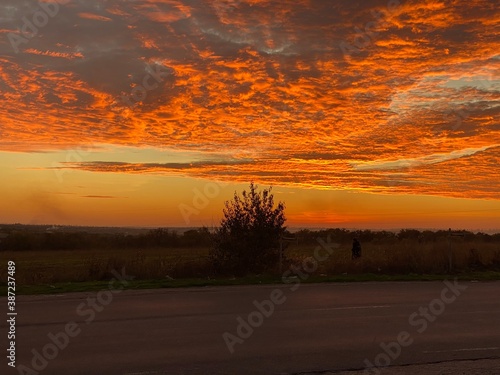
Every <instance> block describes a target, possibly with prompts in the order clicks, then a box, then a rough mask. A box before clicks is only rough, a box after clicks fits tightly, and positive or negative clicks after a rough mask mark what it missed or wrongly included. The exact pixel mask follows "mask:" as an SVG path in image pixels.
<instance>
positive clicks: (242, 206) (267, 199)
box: [210, 183, 286, 276]
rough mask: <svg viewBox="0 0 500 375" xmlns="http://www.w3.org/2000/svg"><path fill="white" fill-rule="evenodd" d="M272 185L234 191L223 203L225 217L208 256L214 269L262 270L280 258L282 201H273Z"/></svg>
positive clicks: (228, 270)
mask: <svg viewBox="0 0 500 375" xmlns="http://www.w3.org/2000/svg"><path fill="white" fill-rule="evenodd" d="M271 190H272V188H271V187H270V188H269V189H267V190H266V189H264V190H263V191H262V192H259V191H257V185H254V183H251V184H250V191H249V192H247V191H243V193H242V195H241V197H240V196H239V195H238V194H237V193H236V192H235V193H234V198H233V200H232V201H227V202H226V203H225V208H224V211H223V214H224V217H223V219H222V221H221V223H220V228H218V229H217V230H216V232H215V234H214V243H213V247H212V249H211V251H210V259H211V261H212V264H213V266H214V269H215V271H216V272H217V273H226V274H234V275H239V276H240V275H244V274H247V273H249V272H262V271H264V270H266V269H270V268H272V267H273V266H275V265H276V264H277V262H278V259H279V239H280V236H281V235H282V234H283V233H284V231H285V227H284V223H285V221H286V218H285V215H284V210H285V205H284V203H282V202H279V203H278V204H277V205H276V207H275V205H274V197H273V195H272V194H271Z"/></svg>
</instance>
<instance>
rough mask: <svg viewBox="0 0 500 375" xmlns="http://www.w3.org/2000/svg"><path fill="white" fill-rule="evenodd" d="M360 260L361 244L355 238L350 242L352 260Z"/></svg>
mask: <svg viewBox="0 0 500 375" xmlns="http://www.w3.org/2000/svg"><path fill="white" fill-rule="evenodd" d="M358 258H361V244H360V243H359V241H358V239H357V238H353V240H352V259H358Z"/></svg>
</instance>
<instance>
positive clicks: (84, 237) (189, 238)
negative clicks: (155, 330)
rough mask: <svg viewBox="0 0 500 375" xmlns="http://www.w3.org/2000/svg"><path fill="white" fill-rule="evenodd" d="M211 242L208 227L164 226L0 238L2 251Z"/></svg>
mask: <svg viewBox="0 0 500 375" xmlns="http://www.w3.org/2000/svg"><path fill="white" fill-rule="evenodd" d="M210 243H211V234H210V232H209V230H208V229H207V228H200V229H193V230H188V231H186V232H184V234H178V233H177V232H175V231H173V230H168V229H163V228H159V229H153V230H150V231H148V232H147V233H145V234H123V233H88V232H46V233H41V232H31V231H27V232H26V231H14V232H11V233H9V234H8V236H7V237H6V238H3V239H0V251H8V250H10V251H28V250H79V249H117V248H158V247H166V248H168V247H170V248H172V247H207V246H210Z"/></svg>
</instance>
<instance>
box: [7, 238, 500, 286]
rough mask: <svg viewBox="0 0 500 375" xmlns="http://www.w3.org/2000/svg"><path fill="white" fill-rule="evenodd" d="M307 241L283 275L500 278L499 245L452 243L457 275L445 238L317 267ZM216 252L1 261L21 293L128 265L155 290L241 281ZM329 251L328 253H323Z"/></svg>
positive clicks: (342, 256) (65, 253) (393, 245)
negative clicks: (218, 270) (216, 267)
mask: <svg viewBox="0 0 500 375" xmlns="http://www.w3.org/2000/svg"><path fill="white" fill-rule="evenodd" d="M303 242H306V243H301V242H300V241H299V243H298V244H297V243H292V244H289V245H288V247H287V248H286V250H285V252H284V253H285V261H284V264H283V271H284V270H287V269H288V268H289V267H290V266H295V267H298V268H304V267H305V268H306V269H307V270H308V271H307V273H308V277H309V275H310V280H313V281H314V280H316V281H321V280H323V279H325V280H349V279H351V280H365V279H385V278H387V279H399V278H401V277H403V279H415V278H417V279H418V278H420V279H422V278H424V279H425V278H426V277H425V276H423V275H448V274H455V275H457V274H468V275H475V276H474V277H481V276H480V274H481V273H482V274H483V276H484V275H486V276H484V277H486V278H498V276H499V275H500V273H499V271H500V243H498V241H480V240H478V239H477V238H474V239H473V240H469V241H467V240H463V239H461V238H460V239H454V238H453V239H451V250H452V254H453V257H452V269H451V271H450V269H449V258H448V256H449V243H448V240H447V239H445V238H441V239H439V238H438V239H436V240H433V241H422V240H421V239H414V238H403V239H396V238H394V239H387V238H382V239H372V240H371V241H365V242H362V249H363V254H362V258H361V259H358V260H352V259H351V244H350V242H348V241H346V240H344V241H341V242H340V243H339V245H340V246H339V247H338V248H336V249H334V250H333V252H332V254H331V255H330V256H329V257H328V258H327V259H325V260H323V261H318V262H316V263H315V264H316V265H317V267H316V266H315V265H314V264H313V263H311V262H309V260H311V259H312V257H313V256H314V254H315V249H316V248H318V246H320V245H319V243H317V242H316V243H315V242H311V241H303ZM208 254H209V247H208V246H204V247H185V246H184V247H167V248H166V247H145V248H122V249H114V248H112V249H74V250H31V251H2V252H0V261H1V262H2V264H6V263H7V261H9V260H13V261H15V263H16V282H17V285H19V286H20V288H21V291H22V290H27V291H29V290H32V289H33V287H34V286H38V287H40V286H43V287H44V288H45V289H44V290H51V289H58V288H59V287H60V285H63V284H64V285H66V287H68V285H70V283H71V285H72V287H70V288H69V290H71V289H74V288H75V287H76V286H77V285H84V283H87V284H89V285H97V286H99V285H102V284H103V283H105V282H106V280H110V279H111V278H112V271H113V270H121V269H122V268H125V269H126V272H127V274H129V275H133V276H134V277H135V281H134V283H136V284H137V285H138V284H141V285H146V286H147V285H150V284H148V283H150V282H151V280H155V282H154V283H153V284H159V286H178V285H205V284H213V283H222V284H224V283H233V281H234V278H225V279H221V278H217V277H215V275H214V274H213V272H212V268H211V264H210V261H209V256H208ZM322 254H326V253H324V251H323V252H322ZM308 265H309V266H308ZM312 268H315V269H314V270H312ZM366 275H370V276H369V277H367V276H366ZM478 275H479V276H478ZM429 277H431V276H427V278H429ZM471 277H472V276H471ZM474 277H472V278H474ZM431 278H432V277H431ZM6 279H7V269H6V267H2V269H1V271H0V280H2V281H3V280H6ZM280 279H281V275H280V273H279V267H278V265H276V268H275V269H273V270H270V271H269V272H268V273H267V274H265V275H249V276H248V277H247V278H243V279H240V280H239V282H240V283H245V282H250V283H252V282H273V281H274V282H275V281H279V280H280ZM236 282H238V280H236ZM153 284H151V285H152V286H154V285H153ZM3 285H5V283H3ZM30 288H31V289H30Z"/></svg>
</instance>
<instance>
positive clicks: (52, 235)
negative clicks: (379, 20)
mask: <svg viewBox="0 0 500 375" xmlns="http://www.w3.org/2000/svg"><path fill="white" fill-rule="evenodd" d="M453 233H454V234H455V235H456V234H460V235H461V238H462V239H463V240H464V241H475V242H476V241H477V242H483V243H500V233H497V234H493V235H490V234H486V233H473V232H469V231H465V230H464V231H454V232H453ZM448 235H449V233H448V231H447V230H439V231H430V230H425V231H419V230H415V229H403V230H401V231H399V232H398V233H395V232H390V231H372V230H357V231H352V230H347V229H325V230H318V231H313V230H308V229H304V230H300V231H298V232H295V233H289V232H287V233H286V236H287V237H292V238H295V239H296V241H297V242H298V243H299V244H303V245H313V244H314V245H316V244H317V243H318V242H317V241H318V239H320V238H321V239H326V238H327V237H328V236H330V238H331V240H332V241H334V242H338V243H343V244H346V243H349V242H350V241H352V239H353V238H357V239H358V240H359V241H360V242H361V244H363V243H374V244H377V243H380V244H382V243H384V244H388V243H396V242H398V241H405V240H411V241H412V242H413V241H418V242H422V243H428V242H435V241H440V240H443V239H447V238H448ZM211 245H212V233H211V232H210V231H209V229H208V228H198V229H192V230H188V231H185V232H184V233H182V234H179V233H177V232H176V231H174V230H171V229H165V228H158V229H153V230H149V231H147V232H145V233H140V234H124V233H88V232H80V231H78V232H71V231H53V232H50V231H47V232H34V231H31V230H28V231H23V230H19V229H16V230H10V231H5V232H4V236H3V238H0V251H29V250H31V251H33V250H79V249H82V250H84V249H119V248H139V249H145V248H158V247H163V248H193V247H200V248H201V247H210V246H211Z"/></svg>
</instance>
